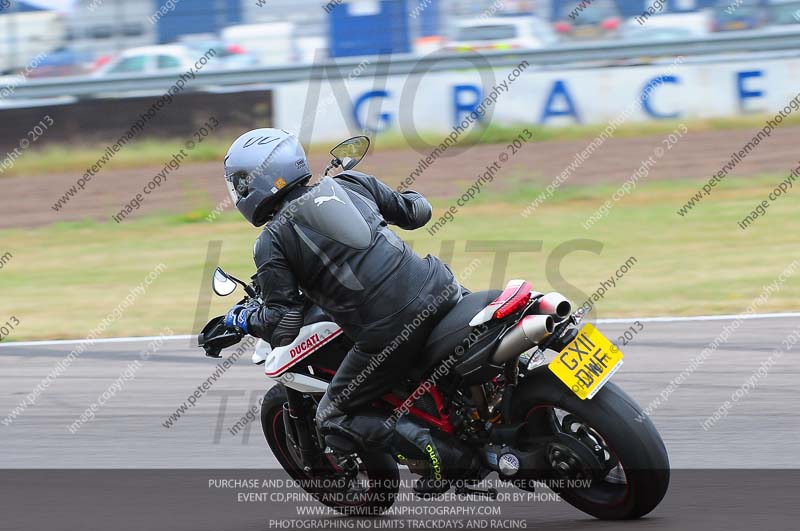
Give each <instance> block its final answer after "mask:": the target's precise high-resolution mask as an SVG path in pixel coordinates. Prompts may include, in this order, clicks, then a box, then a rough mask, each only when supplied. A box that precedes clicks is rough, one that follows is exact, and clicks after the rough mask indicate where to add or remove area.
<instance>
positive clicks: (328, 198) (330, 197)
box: [314, 188, 345, 206]
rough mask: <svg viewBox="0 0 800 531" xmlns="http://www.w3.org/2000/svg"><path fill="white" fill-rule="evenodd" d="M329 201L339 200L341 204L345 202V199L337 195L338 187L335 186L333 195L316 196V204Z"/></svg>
mask: <svg viewBox="0 0 800 531" xmlns="http://www.w3.org/2000/svg"><path fill="white" fill-rule="evenodd" d="M328 201H339V202H340V203H341V204H343V205H344V204H345V202H344V201H342V200H341V199H339V198H338V197H336V188H333V195H321V196H319V197H316V198H314V204H315V205H317V206H322V205H323V204H324V203H326V202H328Z"/></svg>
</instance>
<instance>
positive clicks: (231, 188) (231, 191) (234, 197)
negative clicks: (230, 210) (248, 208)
mask: <svg viewBox="0 0 800 531" xmlns="http://www.w3.org/2000/svg"><path fill="white" fill-rule="evenodd" d="M225 188H226V189H227V190H228V195H229V196H230V197H231V201H233V204H234V205H236V203H238V202H239V199H240V198H239V194H237V193H236V188H235V187H234V186H233V183H232V182H231V178H230V177H229V176H228V175H226V176H225Z"/></svg>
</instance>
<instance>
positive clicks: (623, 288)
mask: <svg viewBox="0 0 800 531" xmlns="http://www.w3.org/2000/svg"><path fill="white" fill-rule="evenodd" d="M781 179H782V177H780V176H760V177H755V178H751V179H734V178H732V177H731V178H729V179H728V180H726V181H725V184H724V186H721V187H718V188H716V189H715V192H714V195H713V196H712V197H710V198H708V199H706V200H704V201H703V202H702V203H701V204H699V206H697V207H696V208H695V210H693V211H692V212H691V213H690V214H689V215H688V216H686V217H680V216H678V215H677V214H676V212H675V211H676V209H677V208H678V207H679V206H680V205H682V204H683V203H684V202H685V201H686V199H687V198H688V197H689V196H690V195H691V193H693V192H694V191H695V190H696V188H697V183H696V182H690V181H685V182H683V181H681V182H651V183H647V184H645V185H642V186H641V187H640V188H639V189H637V190H636V191H635V192H633V194H632V195H630V196H628V197H625V198H623V199H622V200H621V201H620V202H619V203H616V204H615V205H614V207H613V208H612V209H611V211H610V213H609V214H608V216H607V217H605V218H604V219H602V220H601V221H599V222H597V223H596V225H595V226H594V227H592V229H591V230H588V231H587V230H585V229H584V228H583V227H582V224H583V222H584V221H585V220H586V218H587V217H588V216H589V215H590V214H591V213H592V212H594V211H595V210H596V209H597V208H598V207H600V205H601V204H602V203H603V202H604V201H605V200H606V199H609V198H610V196H611V194H612V193H613V191H614V190H615V187H614V186H598V187H591V188H581V189H580V191H579V193H578V192H571V193H569V194H567V195H565V196H561V197H559V198H558V200H554V201H550V202H548V203H546V204H544V205H543V206H541V207H540V208H539V209H538V210H537V211H536V214H535V215H534V216H531V217H530V218H527V219H525V218H523V217H522V216H521V215H520V212H521V211H522V209H523V207H524V206H525V205H526V204H527V203H529V202H530V201H532V200H533V199H534V198H535V197H536V196H537V194H538V192H539V190H537V189H535V188H532V187H523V186H520V188H519V189H518V190H515V191H514V194H513V195H510V196H486V197H481V198H480V199H479V200H477V201H475V202H474V203H470V204H469V205H468V206H467V207H465V208H464V209H462V211H461V212H459V213H458V214H457V215H456V217H455V219H454V220H453V221H452V222H451V223H448V224H447V225H446V226H445V227H444V228H443V229H442V230H441V231H440V232H439V233H437V234H436V236H435V237H431V236H430V235H428V234H427V232H426V231H425V229H421V230H418V231H416V232H402V231H401V236H402V237H403V238H405V239H406V240H411V241H413V242H414V249H415V251H417V252H418V253H419V254H423V255H424V254H425V253H434V254H437V255H445V256H446V255H447V249H449V248H450V247H451V246H452V248H453V256H452V259H449V261H450V262H451V264H452V268H453V270H454V271H455V272H456V274H457V275H461V274H464V275H465V278H464V284H465V285H467V286H468V287H470V288H471V289H474V290H475V289H486V288H487V287H488V286H489V283H490V278H491V276H492V273H493V271H495V273H494V274H495V275H501V276H502V277H503V278H505V279H511V278H527V279H529V280H531V281H532V282H533V284H534V287H535V289H538V290H540V291H546V290H549V289H557V290H559V291H563V292H564V293H565V294H567V295H569V296H570V297H572V298H573V299H574V300H576V301H579V300H582V299H585V297H586V296H587V295H589V294H591V293H593V292H594V291H595V290H597V289H598V287H599V285H600V283H601V282H602V281H603V280H605V279H608V278H609V277H611V276H612V275H614V274H615V272H616V271H617V269H618V268H619V267H620V266H621V265H622V264H623V263H624V262H626V261H627V260H628V259H629V258H630V257H634V258H635V259H636V263H635V264H632V265H631V266H630V270H629V271H628V272H627V273H626V274H625V275H624V277H623V278H620V279H617V281H616V287H614V288H611V289H610V290H609V291H608V292H607V293H606V294H605V297H604V298H603V299H602V300H601V301H600V302H598V304H597V307H598V310H599V316H600V317H611V316H633V315H641V316H644V315H668V314H669V315H697V314H716V313H738V312H741V311H742V310H743V309H744V308H745V307H746V306H747V305H749V304H750V303H751V302H752V301H753V299H754V298H756V297H758V296H759V295H760V294H761V291H762V289H763V286H765V285H767V284H769V283H771V282H773V281H774V280H775V279H776V278H777V276H778V275H779V274H780V273H781V271H783V270H784V268H785V267H786V266H787V265H788V264H790V263H792V262H793V261H794V260H795V259H800V251H799V250H798V243H800V237H798V236H797V235H796V234H795V232H793V230H792V227H794V224H795V221H796V207H795V204H796V198H793V197H791V194H792V193H793V192H792V191H790V192H789V196H785V197H783V198H781V199H779V200H778V201H776V202H775V203H773V204H772V206H771V207H770V208H769V209H768V212H767V214H766V215H765V216H764V217H763V218H759V219H758V220H757V221H756V222H755V223H754V224H753V226H752V227H750V228H748V229H747V230H744V231H743V230H741V229H739V227H738V226H737V222H738V221H739V220H740V219H741V218H743V217H744V216H745V215H747V214H748V213H749V212H750V211H751V210H752V209H753V208H754V207H755V205H756V203H757V202H759V201H761V200H762V199H764V198H766V196H767V194H768V193H769V192H770V191H771V190H772V189H773V188H774V187H775V185H776V184H777V183H778V182H780V180H781ZM449 206H450V205H449V202H438V203H435V204H434V207H435V215H439V214H441V213H442V212H443V211H444V209H446V208H447V207H449ZM257 235H258V229H253V228H252V227H249V225H247V224H246V222H244V221H243V220H242V219H241V218H240V217H239V215H238V213H235V212H229V213H226V214H224V215H223V216H222V217H220V218H219V219H218V220H217V221H216V222H214V223H208V222H207V221H205V219H204V217H203V216H201V215H197V213H195V214H194V215H191V216H187V215H181V216H154V217H148V218H143V219H140V220H132V221H130V222H127V223H125V224H122V225H117V224H112V223H94V222H84V223H63V224H56V225H52V226H49V227H44V228H39V229H33V230H31V229H25V230H7V231H2V232H0V242H2V244H1V245H0V254H3V253H4V252H6V251H8V252H10V253H12V255H13V258H12V259H11V260H10V261H8V262H7V263H6V264H4V266H3V269H2V270H0V293H2V296H1V297H0V322H5V321H6V320H7V319H8V318H10V317H11V316H14V317H16V318H17V319H19V321H20V325H19V326H18V327H17V328H16V329H15V330H13V331H12V333H11V334H10V340H21V339H35V338H36V339H39V338H42V339H43V338H82V337H85V336H86V334H87V333H88V331H89V330H90V329H92V328H94V327H95V326H97V324H98V323H99V322H100V321H101V320H102V319H103V318H104V317H106V315H107V314H108V313H109V312H111V311H112V310H113V309H114V308H115V307H117V305H118V304H119V303H120V301H121V300H122V299H124V298H125V296H126V295H127V294H128V293H129V290H130V289H131V288H132V287H133V286H135V285H137V284H139V283H141V282H142V281H143V280H144V277H145V276H146V275H147V274H148V272H150V271H151V270H153V269H154V268H155V267H156V265H157V264H159V263H163V264H165V265H166V266H167V268H166V270H165V271H164V272H163V273H162V274H161V276H160V277H159V278H158V279H157V280H156V281H155V282H154V283H153V284H152V285H151V286H150V287H149V288H148V289H147V293H146V294H145V295H143V296H141V297H140V298H139V299H137V301H136V303H135V304H134V305H133V306H132V307H130V308H128V309H127V310H126V311H125V313H124V315H123V316H122V318H121V319H120V320H118V321H117V322H115V323H114V324H113V325H112V326H110V327H109V328H108V329H107V330H106V333H105V335H107V336H121V335H150V334H157V333H158V332H159V330H161V329H162V328H163V327H165V326H168V327H170V328H172V329H173V330H174V331H175V332H176V333H189V332H195V331H196V330H193V323H194V319H195V312H196V309H197V306H198V300H199V299H200V297H201V294H202V295H205V292H204V291H203V288H201V286H203V285H204V280H205V279H203V278H202V277H203V273H202V272H203V265H204V261H205V259H206V253H207V249H208V246H209V242H210V241H213V240H220V241H222V242H224V243H223V246H222V256H221V263H222V264H223V266H224V267H225V268H226V269H227V270H229V271H230V272H231V273H234V274H237V275H239V276H240V277H247V276H248V275H249V274H251V273H252V271H253V263H252V258H251V257H252V246H253V242H254V240H255V238H256V237H257ZM520 240H523V241H536V240H541V241H542V249H541V250H540V251H537V252H527V253H512V254H511V255H510V257H509V259H508V264H507V267H505V269H503V268H501V269H500V273H498V272H497V270H495V260H497V255H496V254H493V253H491V252H476V251H470V250H468V249H467V242H476V241H477V242H495V244H497V242H502V241H512V242H519V241H520ZM450 242H453V243H450ZM469 245H470V246H474V245H476V244H474V243H472V244H469ZM559 246H561V247H559ZM590 249H593V250H590ZM559 250H560V251H568V252H566V253H565V254H564V257H563V259H562V260H558V259H557V256H558V252H559ZM470 271H471V273H470ZM503 271H504V273H503ZM467 273H470V274H467ZM798 299H800V271H798V278H791V277H790V278H789V279H788V280H787V281H786V282H785V283H783V284H782V285H781V287H780V290H779V291H778V292H777V293H773V294H772V296H771V297H770V298H769V299H768V300H767V301H766V302H765V303H764V304H762V305H760V306H759V308H758V311H759V312H769V311H790V310H797V309H798V304H797V302H796V301H797V300H798ZM234 302H235V300H234V298H233V297H229V298H228V299H220V298H219V297H214V298H213V301H212V307H211V311H210V312H209V313H210V314H213V315H218V314H220V313H222V312H223V311H224V310H225V309H226V308H227V307H229V306H230V305H232V304H233V303H234Z"/></svg>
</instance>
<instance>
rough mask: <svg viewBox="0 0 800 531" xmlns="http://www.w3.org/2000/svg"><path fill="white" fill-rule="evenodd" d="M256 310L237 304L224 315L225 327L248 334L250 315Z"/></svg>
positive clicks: (252, 307)
mask: <svg viewBox="0 0 800 531" xmlns="http://www.w3.org/2000/svg"><path fill="white" fill-rule="evenodd" d="M256 310H257V308H256V307H255V306H248V305H246V304H237V305H236V306H234V307H233V308H231V309H230V310H228V313H227V314H225V326H227V327H228V328H234V329H236V330H240V331H242V332H244V333H245V334H250V322H249V321H250V315H252V314H253V313H255V312H256Z"/></svg>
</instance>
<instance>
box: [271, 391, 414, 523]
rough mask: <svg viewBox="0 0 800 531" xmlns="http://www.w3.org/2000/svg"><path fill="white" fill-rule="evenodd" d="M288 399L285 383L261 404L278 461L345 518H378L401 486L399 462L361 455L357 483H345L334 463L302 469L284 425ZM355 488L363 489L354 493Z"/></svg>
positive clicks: (355, 457) (378, 455) (355, 458)
mask: <svg viewBox="0 0 800 531" xmlns="http://www.w3.org/2000/svg"><path fill="white" fill-rule="evenodd" d="M286 400H287V398H286V389H285V388H284V386H283V385H282V384H277V385H275V386H274V387H273V388H272V389H270V390H269V392H267V394H266V395H265V396H264V401H263V402H262V404H261V428H262V429H263V431H264V438H266V440H267V444H269V447H270V448H271V449H272V453H273V454H274V455H275V457H276V458H277V459H278V462H279V463H280V464H281V466H282V467H283V469H284V470H286V472H287V473H288V474H289V475H290V476H291V477H292V479H294V480H296V481H297V482H298V483H299V484H300V486H301V487H302V488H303V490H305V491H306V492H308V493H309V494H311V496H313V497H314V498H315V499H316V500H317V501H319V502H321V503H323V504H324V505H327V506H328V507H330V508H332V509H334V510H336V511H338V512H340V513H342V514H346V515H353V516H378V515H380V514H382V513H383V512H384V511H386V510H387V509H388V508H389V507H391V506H392V505H393V504H394V502H395V499H396V498H397V492H398V490H399V487H400V474H399V472H398V469H397V463H395V461H394V459H392V457H391V456H389V455H387V454H385V453H377V452H358V453H356V454H354V455H353V456H352V461H353V463H357V466H358V469H359V470H358V475H359V481H358V482H353V481H349V480H346V479H345V478H344V473H343V472H341V471H340V470H339V468H338V467H337V466H336V465H335V463H334V462H333V461H332V462H331V465H330V467H329V468H328V469H327V470H322V471H320V470H315V471H312V472H306V471H305V470H303V467H302V466H301V464H300V461H299V460H298V458H297V457H296V456H295V454H294V452H293V450H292V449H291V448H290V445H289V442H288V440H287V438H286V430H285V427H284V424H283V404H284V403H286ZM315 480H316V481H315ZM334 484H335V485H334ZM339 485H341V486H344V485H348V487H349V488H351V490H347V491H345V490H343V489H341V488H338V487H337V486H339ZM352 487H360V488H356V489H354V490H353V489H352Z"/></svg>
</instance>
